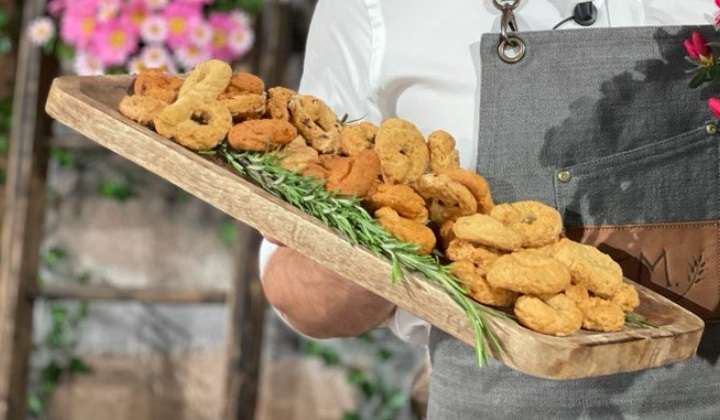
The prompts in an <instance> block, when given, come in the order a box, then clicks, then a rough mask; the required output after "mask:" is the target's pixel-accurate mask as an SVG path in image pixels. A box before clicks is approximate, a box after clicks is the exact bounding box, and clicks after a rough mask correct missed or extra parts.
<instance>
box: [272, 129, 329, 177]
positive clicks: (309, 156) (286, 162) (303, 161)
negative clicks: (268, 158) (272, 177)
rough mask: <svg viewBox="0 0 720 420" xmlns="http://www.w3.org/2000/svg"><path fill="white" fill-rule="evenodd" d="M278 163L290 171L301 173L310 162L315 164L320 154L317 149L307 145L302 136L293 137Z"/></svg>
mask: <svg viewBox="0 0 720 420" xmlns="http://www.w3.org/2000/svg"><path fill="white" fill-rule="evenodd" d="M282 153H283V158H282V160H281V161H280V165H281V166H282V167H283V168H285V169H287V170H290V171H294V172H298V173H302V172H303V171H304V170H305V169H307V167H308V166H310V165H311V164H317V163H318V162H319V161H320V159H319V157H320V155H319V154H318V152H317V150H315V149H313V148H312V147H310V146H308V145H307V143H306V142H305V139H304V138H303V137H302V136H297V137H295V140H293V141H291V142H290V143H289V144H288V145H287V146H285V149H283V152H282Z"/></svg>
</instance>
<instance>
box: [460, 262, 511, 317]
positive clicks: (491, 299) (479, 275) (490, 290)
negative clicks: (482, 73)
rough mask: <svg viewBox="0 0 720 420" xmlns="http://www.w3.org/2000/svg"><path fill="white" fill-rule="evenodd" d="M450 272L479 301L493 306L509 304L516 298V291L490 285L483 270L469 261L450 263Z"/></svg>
mask: <svg viewBox="0 0 720 420" xmlns="http://www.w3.org/2000/svg"><path fill="white" fill-rule="evenodd" d="M450 272H451V273H452V274H453V275H455V277H457V278H458V280H460V282H461V283H462V284H464V285H465V286H466V287H467V288H468V291H469V292H470V296H471V297H472V298H473V299H475V300H477V301H478V302H480V303H484V304H486V305H493V306H510V305H512V304H513V303H515V300H517V297H518V294H517V293H514V292H511V291H509V290H505V289H497V288H495V287H492V286H490V285H489V284H488V282H487V280H486V279H485V270H484V269H483V268H482V267H481V266H477V265H475V264H473V263H472V262H470V261H458V262H454V263H452V264H451V265H450Z"/></svg>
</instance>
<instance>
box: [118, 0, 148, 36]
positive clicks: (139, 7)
mask: <svg viewBox="0 0 720 420" xmlns="http://www.w3.org/2000/svg"><path fill="white" fill-rule="evenodd" d="M147 16H148V9H147V7H146V6H145V1H144V0H127V1H126V2H125V5H124V6H123V10H122V17H121V19H122V20H124V21H125V22H124V23H125V24H126V25H128V27H129V29H131V30H135V31H138V30H140V25H142V23H143V21H145V18H146V17H147Z"/></svg>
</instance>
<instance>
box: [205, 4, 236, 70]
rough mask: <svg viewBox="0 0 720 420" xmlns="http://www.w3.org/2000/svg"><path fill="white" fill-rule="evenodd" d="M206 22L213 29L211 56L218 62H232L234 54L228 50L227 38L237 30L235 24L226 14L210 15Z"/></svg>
mask: <svg viewBox="0 0 720 420" xmlns="http://www.w3.org/2000/svg"><path fill="white" fill-rule="evenodd" d="M208 22H209V23H210V26H212V28H213V37H212V42H211V43H210V48H211V52H212V56H213V57H214V58H217V59H220V60H225V61H229V60H232V59H233V58H234V57H235V55H236V54H235V53H234V52H233V50H232V49H231V48H230V43H229V42H228V41H229V39H228V36H229V35H230V34H231V33H232V32H233V31H235V30H236V29H237V28H238V25H237V22H235V20H234V19H233V18H232V17H230V15H229V14H227V13H211V14H210V17H209V18H208Z"/></svg>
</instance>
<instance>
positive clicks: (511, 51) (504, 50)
mask: <svg viewBox="0 0 720 420" xmlns="http://www.w3.org/2000/svg"><path fill="white" fill-rule="evenodd" d="M497 51H498V56H499V57H500V59H501V60H502V61H504V62H506V63H508V64H515V63H517V62H519V61H520V60H522V59H523V58H525V53H526V52H527V47H526V45H525V41H524V40H523V39H522V38H520V37H518V36H515V35H510V36H509V37H508V38H507V39H501V40H500V42H499V43H498V47H497Z"/></svg>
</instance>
